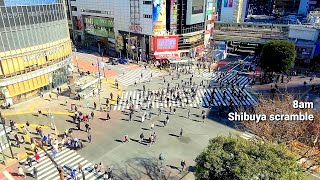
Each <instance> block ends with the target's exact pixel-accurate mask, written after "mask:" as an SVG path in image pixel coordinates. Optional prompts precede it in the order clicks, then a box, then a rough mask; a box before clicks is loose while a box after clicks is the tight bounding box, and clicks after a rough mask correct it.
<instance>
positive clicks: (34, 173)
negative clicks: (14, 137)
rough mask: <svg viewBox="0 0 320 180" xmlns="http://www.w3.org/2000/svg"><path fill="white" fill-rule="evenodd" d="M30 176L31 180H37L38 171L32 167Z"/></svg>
mask: <svg viewBox="0 0 320 180" xmlns="http://www.w3.org/2000/svg"><path fill="white" fill-rule="evenodd" d="M32 174H33V178H35V179H36V180H38V170H37V168H36V167H33V170H32Z"/></svg>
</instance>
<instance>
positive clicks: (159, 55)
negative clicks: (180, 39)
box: [154, 51, 179, 59]
mask: <svg viewBox="0 0 320 180" xmlns="http://www.w3.org/2000/svg"><path fill="white" fill-rule="evenodd" d="M154 57H155V58H156V59H170V58H179V54H178V53H177V52H169V51H167V52H155V53H154Z"/></svg>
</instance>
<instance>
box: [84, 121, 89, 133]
mask: <svg viewBox="0 0 320 180" xmlns="http://www.w3.org/2000/svg"><path fill="white" fill-rule="evenodd" d="M84 126H85V127H86V132H89V124H88V123H86V125H84Z"/></svg>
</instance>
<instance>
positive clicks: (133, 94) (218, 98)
mask: <svg viewBox="0 0 320 180" xmlns="http://www.w3.org/2000/svg"><path fill="white" fill-rule="evenodd" d="M163 91H164V96H163V98H162V99H161V97H159V96H155V95H154V94H157V93H160V91H159V90H152V91H149V93H148V91H145V92H143V91H125V92H123V93H122V94H121V96H120V100H119V104H115V105H114V106H113V110H128V109H129V107H130V105H131V104H132V105H133V108H134V109H146V108H149V107H150V106H151V107H152V108H167V107H170V106H171V107H200V106H202V107H210V106H229V105H230V104H232V105H234V106H252V105H257V104H258V102H257V99H256V98H255V97H254V96H253V95H251V94H250V93H249V92H248V91H247V90H246V89H243V90H242V89H238V88H203V89H198V90H197V91H196V93H195V95H193V93H191V91H189V92H188V91H183V90H178V93H179V95H180V99H181V100H177V99H176V98H175V97H174V95H171V94H170V93H169V92H168V93H167V92H166V90H163ZM148 94H149V95H148ZM152 94H153V95H152ZM210 102H211V103H210Z"/></svg>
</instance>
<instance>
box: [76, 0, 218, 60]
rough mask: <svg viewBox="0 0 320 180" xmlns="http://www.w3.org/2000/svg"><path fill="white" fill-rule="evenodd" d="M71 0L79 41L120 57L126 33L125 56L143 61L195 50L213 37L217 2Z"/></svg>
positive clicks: (189, 0) (181, 54) (179, 55)
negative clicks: (119, 45)
mask: <svg viewBox="0 0 320 180" xmlns="http://www.w3.org/2000/svg"><path fill="white" fill-rule="evenodd" d="M70 4H71V10H72V19H73V20H74V21H73V25H74V27H75V30H74V32H75V33H74V34H75V36H76V38H75V39H76V40H77V44H81V45H82V46H87V47H89V46H95V47H96V48H97V50H98V51H100V53H102V52H103V53H105V54H108V55H110V56H117V55H118V54H119V53H117V48H116V44H117V42H116V41H117V37H118V35H121V36H122V38H120V39H123V48H122V49H121V50H120V51H121V54H122V56H125V57H128V58H130V59H139V60H146V59H150V58H156V59H163V58H169V57H174V58H179V57H182V56H187V55H188V56H190V55H192V54H196V53H195V52H197V51H199V50H200V49H201V48H202V49H203V45H204V40H203V38H204V37H205V36H206V34H208V35H210V30H211V26H208V25H209V24H211V17H212V13H213V12H214V11H213V9H212V8H213V0H141V1H139V0H117V1H113V0H105V1H99V2H95V3H92V2H90V1H86V0H70ZM208 4H209V5H210V6H208ZM209 7H210V8H209ZM205 18H206V21H207V22H205ZM206 26H207V29H206V28H205V27H206ZM206 30H207V31H206ZM208 35H207V36H208ZM207 39H209V37H207ZM200 46H202V47H200ZM197 48H198V49H199V50H197ZM118 52H119V50H118Z"/></svg>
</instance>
